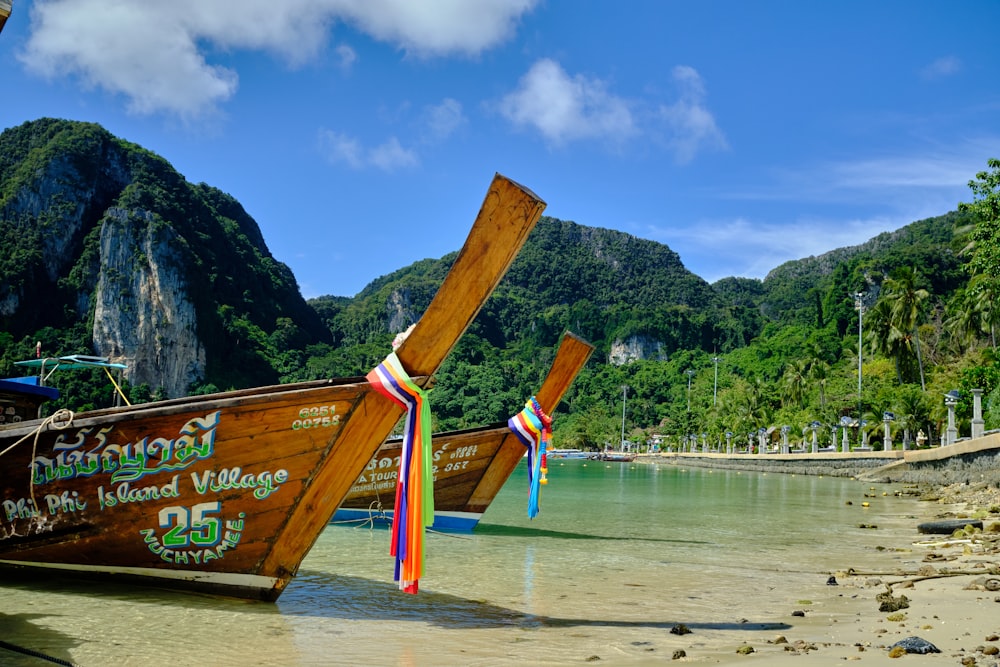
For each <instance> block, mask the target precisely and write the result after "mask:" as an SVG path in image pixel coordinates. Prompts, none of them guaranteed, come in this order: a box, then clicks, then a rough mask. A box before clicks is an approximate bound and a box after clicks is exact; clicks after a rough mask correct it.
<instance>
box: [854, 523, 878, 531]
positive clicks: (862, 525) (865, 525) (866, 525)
mask: <svg viewBox="0 0 1000 667" xmlns="http://www.w3.org/2000/svg"><path fill="white" fill-rule="evenodd" d="M858 528H868V529H870V530H877V529H878V526H876V525H875V524H874V523H859V524H858Z"/></svg>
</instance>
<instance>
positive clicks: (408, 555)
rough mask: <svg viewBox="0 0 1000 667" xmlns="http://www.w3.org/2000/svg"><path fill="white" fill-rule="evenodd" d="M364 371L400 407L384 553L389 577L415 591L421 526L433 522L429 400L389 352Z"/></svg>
mask: <svg viewBox="0 0 1000 667" xmlns="http://www.w3.org/2000/svg"><path fill="white" fill-rule="evenodd" d="M367 377H368V381H369V382H370V383H371V385H372V387H373V388H374V389H375V390H376V391H378V392H379V393H380V394H382V395H383V396H385V397H386V398H388V399H389V400H391V401H392V402H394V403H396V404H397V405H398V406H400V407H401V408H403V409H404V410H406V421H405V422H404V427H403V451H402V453H401V455H400V459H399V473H398V475H397V478H396V504H395V511H394V512H393V516H392V544H391V545H390V548H389V553H390V555H392V556H395V558H396V567H395V575H394V578H395V580H396V581H397V582H399V589H400V590H401V591H404V592H406V593H416V592H417V588H418V583H419V581H420V577H421V576H422V575H423V573H424V528H425V527H427V526H430V525H432V524H433V523H434V456H433V451H432V450H433V448H432V447H431V408H430V403H429V402H428V401H427V392H426V391H424V390H423V389H421V388H420V387H418V386H417V385H416V384H415V383H414V382H413V380H411V379H410V377H409V375H407V373H406V370H405V369H404V368H403V365H402V364H401V363H400V361H399V358H398V357H397V356H396V353H395V352H391V353H390V354H389V356H388V357H386V358H385V361H383V362H382V363H381V364H379V366H378V367H377V368H375V369H374V370H373V371H372V372H370V373H369V374H368V376H367Z"/></svg>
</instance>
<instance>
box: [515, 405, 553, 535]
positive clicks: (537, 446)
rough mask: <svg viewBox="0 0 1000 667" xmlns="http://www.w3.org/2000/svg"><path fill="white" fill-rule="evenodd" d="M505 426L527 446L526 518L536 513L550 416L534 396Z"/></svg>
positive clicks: (549, 437) (550, 424)
mask: <svg viewBox="0 0 1000 667" xmlns="http://www.w3.org/2000/svg"><path fill="white" fill-rule="evenodd" d="M507 426H508V427H509V428H510V430H511V431H513V432H514V435H516V436H517V439H518V440H520V441H521V442H522V443H523V444H524V446H525V447H527V448H528V518H529V519H534V518H535V517H536V516H537V515H538V491H539V488H540V484H541V481H542V461H543V460H544V459H545V449H546V447H547V446H548V443H549V442H550V441H551V440H552V418H551V417H549V416H548V415H547V414H545V413H544V412H543V411H542V406H540V405H539V404H538V401H537V400H536V399H535V397H534V396H532V397H531V398H529V399H528V400H527V401H525V403H524V409H523V410H521V411H520V412H518V413H517V414H516V415H514V416H513V417H511V418H510V419H508V420H507Z"/></svg>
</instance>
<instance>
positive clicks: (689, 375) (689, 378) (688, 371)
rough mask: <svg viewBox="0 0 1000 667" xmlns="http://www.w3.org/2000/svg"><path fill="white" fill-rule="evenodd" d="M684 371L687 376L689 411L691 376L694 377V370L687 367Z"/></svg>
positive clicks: (689, 408) (689, 404)
mask: <svg viewBox="0 0 1000 667" xmlns="http://www.w3.org/2000/svg"><path fill="white" fill-rule="evenodd" d="M684 372H685V373H687V376H688V412H691V378H693V377H694V370H693V369H691V368H689V369H687V370H686V371H684Z"/></svg>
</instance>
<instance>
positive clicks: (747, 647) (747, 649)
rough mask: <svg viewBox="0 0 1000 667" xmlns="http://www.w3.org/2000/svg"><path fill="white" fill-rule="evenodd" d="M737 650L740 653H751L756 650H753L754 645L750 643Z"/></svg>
mask: <svg viewBox="0 0 1000 667" xmlns="http://www.w3.org/2000/svg"><path fill="white" fill-rule="evenodd" d="M736 652H737V653H739V654H740V655H750V654H751V653H755V651H754V650H753V646H750V644H744V645H743V646H741V647H739V648H738V649H736Z"/></svg>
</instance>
